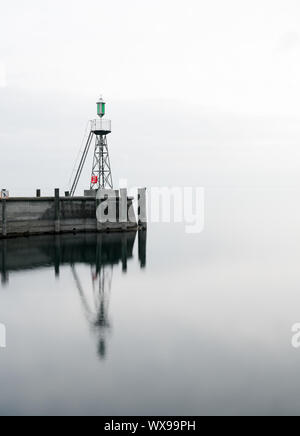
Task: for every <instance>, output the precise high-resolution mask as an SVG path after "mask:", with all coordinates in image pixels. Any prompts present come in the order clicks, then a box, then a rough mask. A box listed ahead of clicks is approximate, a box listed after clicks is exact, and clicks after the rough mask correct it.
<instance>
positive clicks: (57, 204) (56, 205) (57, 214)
mask: <svg viewBox="0 0 300 436" xmlns="http://www.w3.org/2000/svg"><path fill="white" fill-rule="evenodd" d="M54 214H55V217H54V220H55V222H54V226H55V233H60V201H59V189H55V191H54Z"/></svg>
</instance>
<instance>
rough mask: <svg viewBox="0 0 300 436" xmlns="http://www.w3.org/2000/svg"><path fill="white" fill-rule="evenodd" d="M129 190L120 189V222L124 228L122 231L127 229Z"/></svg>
mask: <svg viewBox="0 0 300 436" xmlns="http://www.w3.org/2000/svg"><path fill="white" fill-rule="evenodd" d="M127 215H128V214H127V189H120V199H119V222H120V224H121V226H122V230H124V231H125V230H126V229H127V222H128V217H127Z"/></svg>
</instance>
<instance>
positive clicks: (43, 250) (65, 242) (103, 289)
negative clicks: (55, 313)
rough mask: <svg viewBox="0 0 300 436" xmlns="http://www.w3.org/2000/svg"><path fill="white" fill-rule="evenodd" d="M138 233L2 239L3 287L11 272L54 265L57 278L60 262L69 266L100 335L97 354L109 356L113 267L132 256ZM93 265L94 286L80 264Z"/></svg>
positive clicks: (142, 249)
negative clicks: (84, 277) (85, 277)
mask: <svg viewBox="0 0 300 436" xmlns="http://www.w3.org/2000/svg"><path fill="white" fill-rule="evenodd" d="M136 236H137V235H136V232H124V233H98V234H93V233H86V234H77V235H70V234H66V235H46V236H34V237H29V238H15V239H7V240H6V239H5V240H0V273H1V286H2V287H4V286H9V275H10V273H14V272H16V271H24V270H31V271H33V270H35V269H40V268H50V267H53V268H54V272H55V276H56V277H57V279H59V277H60V272H61V268H60V267H61V265H70V266H71V269H72V273H73V277H74V280H75V283H76V287H77V289H78V293H79V296H80V301H81V303H82V307H83V310H84V314H85V317H86V319H87V321H88V323H89V325H90V328H91V330H92V331H93V332H94V334H95V335H96V336H97V342H98V353H99V356H100V357H101V358H104V357H105V355H106V343H107V336H108V335H109V333H110V331H111V328H112V323H111V320H110V317H109V302H110V292H111V284H112V275H113V268H114V266H116V265H118V264H120V263H121V264H122V270H123V272H124V273H126V272H127V263H128V260H129V259H132V258H133V249H134V244H135V240H136ZM146 239H147V232H146V230H140V231H139V234H138V257H139V263H140V266H141V268H144V267H145V266H146ZM82 264H84V265H90V268H91V275H89V280H91V283H92V284H91V285H90V282H89V285H88V286H86V285H85V284H84V285H83V283H84V282H83V280H82V279H83V277H81V274H80V272H79V268H77V265H82Z"/></svg>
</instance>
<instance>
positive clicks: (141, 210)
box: [138, 188, 147, 230]
mask: <svg viewBox="0 0 300 436" xmlns="http://www.w3.org/2000/svg"><path fill="white" fill-rule="evenodd" d="M138 225H139V226H140V227H141V228H142V229H145V230H146V229H147V203H146V188H139V189H138Z"/></svg>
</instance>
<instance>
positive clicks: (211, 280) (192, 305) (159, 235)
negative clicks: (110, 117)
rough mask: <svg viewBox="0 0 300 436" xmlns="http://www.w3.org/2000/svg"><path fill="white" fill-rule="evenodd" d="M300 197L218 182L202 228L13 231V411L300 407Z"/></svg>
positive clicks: (8, 274) (9, 401)
mask: <svg viewBox="0 0 300 436" xmlns="http://www.w3.org/2000/svg"><path fill="white" fill-rule="evenodd" d="M298 197H299V195H298V192H297V191H296V190H294V191H293V190H292V189H289V188H282V189H279V188H278V189H277V188H265V189H258V188H257V189H250V188H249V189H248V188H241V189H233V188H232V189H231V188H227V189H223V190H222V189H213V188H210V189H208V190H207V192H206V205H205V220H206V222H205V229H204V231H203V232H202V233H201V234H197V235H189V234H186V233H185V228H184V226H183V225H175V224H170V225H168V224H159V225H158V224H149V228H148V232H147V233H145V232H143V233H140V234H138V233H137V234H135V233H133V234H132V233H131V234H129V233H128V234H126V235H125V234H108V235H94V234H87V235H79V234H78V235H64V236H56V237H55V236H43V237H32V238H21V239H11V240H7V241H0V260H1V262H0V265H1V278H2V282H1V287H0V322H1V323H4V324H5V325H6V328H7V348H6V349H0V414H1V415H7V414H13V415H15V414H18V415H20V414H21V415H29V414H43V415H44V414H50V415H58V414H68V415H73V414H80V415H91V414H93V415H95V414H96V415H204V414H210V415H216V414H224V415H231V414H235V415H236V414H274V415H276V414H299V412H300V349H299V350H296V349H294V348H292V346H291V337H292V333H291V327H292V325H293V324H294V323H295V322H300V269H299V263H300V230H299V229H300V209H299V206H298V204H297V203H299V201H298Z"/></svg>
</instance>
